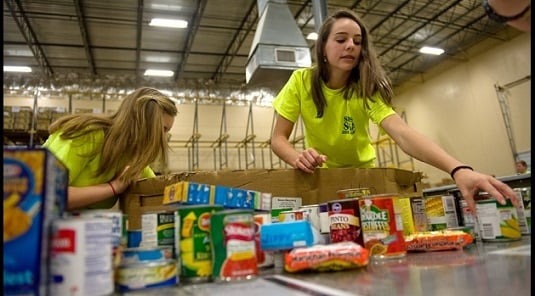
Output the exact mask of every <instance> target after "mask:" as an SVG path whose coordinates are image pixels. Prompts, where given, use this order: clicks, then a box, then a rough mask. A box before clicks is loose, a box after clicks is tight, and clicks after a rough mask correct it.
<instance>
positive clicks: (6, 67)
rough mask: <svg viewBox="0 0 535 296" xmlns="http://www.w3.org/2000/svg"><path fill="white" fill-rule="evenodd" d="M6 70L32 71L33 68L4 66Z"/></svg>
mask: <svg viewBox="0 0 535 296" xmlns="http://www.w3.org/2000/svg"><path fill="white" fill-rule="evenodd" d="M4 72H25V73H29V72H32V68H30V67H26V66H4Z"/></svg>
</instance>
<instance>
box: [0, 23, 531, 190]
mask: <svg viewBox="0 0 535 296" xmlns="http://www.w3.org/2000/svg"><path fill="white" fill-rule="evenodd" d="M483 47H484V48H491V49H490V50H486V51H483V50H481V49H480V48H479V49H475V52H474V53H467V56H469V58H466V59H459V60H458V61H457V62H448V63H444V64H443V65H441V66H439V67H436V68H435V69H433V70H432V71H429V72H428V73H426V74H425V75H421V76H419V77H417V78H415V79H413V80H412V81H410V82H409V83H406V84H405V85H403V86H402V87H400V88H399V89H397V90H396V94H397V96H396V98H395V99H394V104H395V105H396V107H399V108H401V109H403V110H404V111H405V113H406V118H407V121H408V123H409V125H411V126H412V127H413V128H415V129H416V130H418V131H419V132H421V133H422V134H424V135H426V136H427V137H429V138H430V139H431V140H433V141H435V142H436V143H437V144H439V145H440V146H441V147H443V148H444V149H445V150H446V151H448V152H449V153H451V154H452V155H453V156H454V157H456V158H458V159H459V160H461V161H463V162H465V163H467V164H469V165H471V166H473V167H474V168H475V169H477V170H479V171H481V172H485V173H489V174H494V175H496V176H505V175H512V174H514V160H513V157H512V152H511V148H510V146H509V141H508V138H507V134H506V129H505V124H504V120H503V118H502V115H501V111H500V106H499V104H498V99H497V96H496V92H495V88H494V84H499V85H505V84H507V83H510V82H513V81H516V80H518V79H520V78H523V77H525V76H526V75H530V74H531V69H530V66H529V65H530V62H531V56H530V35H529V34H527V33H526V34H522V35H520V36H519V37H517V38H515V39H513V40H511V41H508V42H505V43H497V44H493V43H492V42H491V43H490V44H484V45H483ZM470 56H471V57H470ZM530 91H531V81H529V82H527V83H524V84H521V85H519V86H517V87H514V88H513V89H511V91H510V93H509V95H508V100H509V103H510V111H511V114H512V128H513V131H514V137H515V142H516V145H517V151H518V152H523V151H531V129H530V120H531V111H530V110H531V100H530ZM38 102H39V106H64V107H65V108H68V107H69V100H68V97H67V96H65V97H61V98H46V97H41V98H39V101H38ZM71 102H72V103H71V105H72V110H73V112H74V110H75V109H76V108H96V109H100V110H102V109H103V104H102V100H99V99H98V98H97V99H93V100H88V99H83V100H80V99H77V98H76V97H73V99H72V100H71ZM118 104H119V101H107V102H106V109H107V110H109V109H111V110H114V109H117V106H118ZM4 106H30V107H32V106H33V98H32V97H31V96H30V97H25V98H21V97H11V96H9V95H6V94H5V98H4ZM178 109H179V114H178V116H177V118H176V120H175V124H174V126H173V129H172V130H171V134H172V137H171V141H172V142H171V146H172V153H171V155H170V162H169V167H170V169H171V170H172V171H182V170H188V169H189V168H190V166H189V165H190V164H189V163H190V161H191V158H190V157H189V155H190V153H192V152H191V151H190V150H188V148H186V146H185V142H186V141H187V140H188V139H189V138H190V136H191V135H192V134H193V132H194V122H195V121H194V117H195V105H194V104H181V105H178ZM222 111H223V107H222V105H201V104H199V105H198V109H197V116H198V118H197V119H198V120H197V124H198V125H197V128H198V132H199V134H201V138H200V139H199V140H200V141H201V144H200V148H199V154H198V156H199V169H200V170H213V169H216V168H219V158H217V159H216V164H215V166H214V149H213V148H211V147H210V145H211V144H212V143H213V142H214V141H215V140H216V139H217V138H218V137H219V135H220V131H221V127H222V125H221V124H222ZM248 118H249V107H248V106H230V105H227V106H226V125H227V131H226V132H227V133H228V134H229V135H230V137H229V139H228V166H227V168H229V169H238V168H241V169H245V168H252V167H251V165H252V162H253V161H254V164H255V165H254V167H255V168H273V167H275V168H277V167H280V166H279V165H281V164H280V162H279V161H278V159H277V157H276V156H274V155H273V154H272V153H271V151H270V150H269V148H264V149H261V148H259V145H260V143H261V142H264V141H266V140H268V139H269V136H270V132H271V128H272V121H273V110H272V108H270V107H253V109H252V127H253V128H254V134H255V135H256V138H255V139H254V141H255V147H257V148H256V149H255V150H254V157H253V153H252V152H251V149H250V148H249V151H248V152H249V153H248V154H247V156H246V155H245V150H244V149H243V148H242V149H240V150H238V148H236V143H237V142H239V141H241V140H243V139H244V138H245V137H246V135H247V134H253V132H252V130H251V124H249V126H248V125H247V122H248ZM247 128H249V131H247ZM301 133H302V131H301V130H299V131H298V134H301ZM373 133H374V132H373V130H372V138H375V136H376V135H374V134H373ZM238 151H239V153H238ZM218 152H219V150H216V153H218ZM270 156H271V157H273V161H274V162H275V164H274V165H272V164H271V159H270ZM248 163H249V165H248ZM282 167H288V166H287V165H285V164H282ZM415 170H417V171H422V172H424V175H425V176H426V177H427V179H425V180H424V182H427V183H429V184H431V185H433V184H436V183H439V182H441V181H442V179H445V178H449V176H448V174H446V173H444V172H442V171H439V170H437V169H435V168H433V167H431V166H429V165H427V164H424V163H421V162H419V161H415Z"/></svg>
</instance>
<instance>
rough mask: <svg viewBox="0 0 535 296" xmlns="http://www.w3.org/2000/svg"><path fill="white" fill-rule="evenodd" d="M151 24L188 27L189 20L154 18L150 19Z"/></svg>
mask: <svg viewBox="0 0 535 296" xmlns="http://www.w3.org/2000/svg"><path fill="white" fill-rule="evenodd" d="M149 26H154V27H166V28H179V29H183V28H187V27H188V22H187V21H183V20H175V19H162V18H153V19H152V20H150V23H149Z"/></svg>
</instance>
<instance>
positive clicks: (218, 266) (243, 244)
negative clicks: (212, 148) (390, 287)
mask: <svg viewBox="0 0 535 296" xmlns="http://www.w3.org/2000/svg"><path fill="white" fill-rule="evenodd" d="M421 178H422V176H421V173H418V172H412V171H407V170H401V169H391V168H370V169H354V168H337V169H320V170H318V171H317V172H316V173H315V174H305V173H303V172H301V171H299V170H294V169H273V170H263V169H253V170H235V171H199V172H184V173H177V174H171V175H167V176H158V177H156V178H151V179H143V180H139V181H138V182H136V183H135V184H133V185H132V186H131V187H130V188H129V189H128V190H127V191H126V192H125V193H124V194H123V196H122V197H121V198H120V205H119V206H120V209H121V211H122V212H123V213H124V215H125V216H127V218H128V227H127V233H128V239H129V240H128V247H129V248H138V249H147V248H148V249H151V248H159V249H161V248H166V249H167V254H170V255H168V256H167V258H166V260H173V259H174V260H176V261H171V262H174V263H175V264H176V270H174V271H170V272H169V274H170V275H173V274H174V275H177V280H176V283H178V284H180V285H182V284H187V283H201V282H208V281H215V282H221V281H234V280H242V279H248V278H254V277H257V276H259V275H262V271H263V270H268V269H270V268H276V269H280V271H281V272H298V271H302V270H317V271H323V270H332V269H336V270H340V269H346V268H347V269H349V268H357V267H362V266H365V265H366V264H367V262H368V257H369V250H367V249H366V248H365V247H364V243H363V242H362V241H359V240H356V241H351V242H348V241H340V242H337V241H333V240H332V239H331V238H332V235H331V234H330V232H331V229H332V228H333V226H332V225H331V224H333V223H334V222H333V221H334V220H333V219H338V218H340V219H341V220H344V219H347V220H348V221H345V222H344V223H345V224H340V223H339V225H340V227H338V228H340V229H341V231H346V230H344V229H345V228H347V229H349V228H352V229H353V230H354V231H357V232H359V233H360V228H361V227H362V225H361V224H360V220H359V219H358V205H357V206H356V207H355V208H353V209H352V208H351V207H348V208H345V207H346V206H342V207H341V206H340V205H341V204H343V203H341V202H337V201H342V202H343V201H346V200H351V199H352V198H350V196H349V195H347V194H346V193H347V192H348V189H359V188H366V189H367V190H368V191H369V192H368V194H369V195H372V196H373V195H374V196H378V197H379V196H396V197H406V198H407V200H408V199H409V198H414V197H420V198H421V183H420V181H421ZM341 192H344V194H346V195H345V196H343V195H341ZM336 211H338V212H336ZM335 212H336V213H335ZM393 216H394V215H392V222H393V223H396V221H394V217H393ZM337 217H338V218H337ZM411 225H412V226H411V227H413V228H414V223H412V224H411ZM335 228H336V227H335ZM337 231H338V230H337ZM346 232H347V231H346ZM360 239H361V238H360ZM357 242H361V243H360V244H359V243H357ZM348 249H349V250H350V252H352V254H353V255H352V256H349V257H348V256H346V255H347V250H348ZM318 252H320V253H325V254H330V255H329V256H326V257H325V258H324V260H323V261H321V262H314V261H313V260H309V259H310V258H313V255H314V254H318ZM344 252H345V253H346V255H344V254H343V253H344ZM303 256H304V257H303ZM307 256H309V257H307ZM163 257H165V256H163ZM303 258H304V260H303ZM161 262H165V260H164V261H161ZM161 265H162V266H164V265H165V263H161ZM160 280H161V281H162V282H165V281H166V279H160ZM117 281H118V285H119V286H120V287H122V291H129V290H135V289H137V288H136V287H135V286H129V284H130V283H128V278H127V277H121V275H120V274H119V275H118V278H117ZM121 281H122V282H121ZM145 284H146V285H145V286H146V287H149V286H151V285H152V286H153V285H159V284H160V283H145Z"/></svg>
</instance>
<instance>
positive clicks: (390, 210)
mask: <svg viewBox="0 0 535 296" xmlns="http://www.w3.org/2000/svg"><path fill="white" fill-rule="evenodd" d="M359 208H360V221H361V223H362V232H363V239H364V247H365V248H366V249H368V250H369V251H370V256H371V257H372V258H374V259H390V258H400V257H404V256H405V255H406V254H407V246H406V244H405V237H404V235H403V217H402V215H401V211H400V203H399V197H398V196H397V195H395V194H378V195H371V196H368V197H363V198H359Z"/></svg>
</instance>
